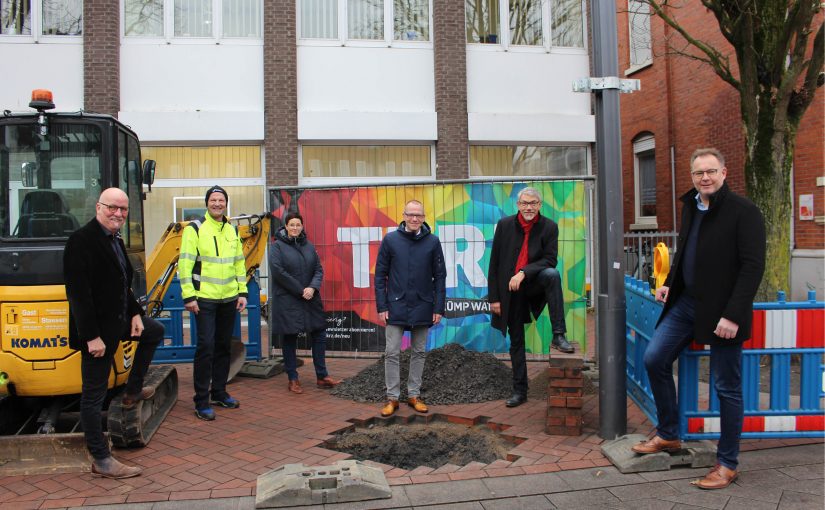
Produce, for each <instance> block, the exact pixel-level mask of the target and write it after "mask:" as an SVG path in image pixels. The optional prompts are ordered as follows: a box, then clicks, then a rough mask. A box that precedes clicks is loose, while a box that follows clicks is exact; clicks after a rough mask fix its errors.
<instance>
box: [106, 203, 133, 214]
mask: <svg viewBox="0 0 825 510" xmlns="http://www.w3.org/2000/svg"><path fill="white" fill-rule="evenodd" d="M98 204H100V205H102V206H103V207H105V208H106V210H107V211H109V212H110V213H111V214H114V213H116V212H118V211H120V212H122V213H123V214H129V208H128V207H120V206H119V205H109V204H104V203H103V202H98Z"/></svg>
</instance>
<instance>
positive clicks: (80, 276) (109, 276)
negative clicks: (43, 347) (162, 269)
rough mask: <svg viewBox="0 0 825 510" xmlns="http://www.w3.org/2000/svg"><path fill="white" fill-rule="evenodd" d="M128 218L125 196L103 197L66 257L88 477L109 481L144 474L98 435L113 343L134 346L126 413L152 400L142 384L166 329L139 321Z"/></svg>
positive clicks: (116, 193) (108, 193) (118, 192)
mask: <svg viewBox="0 0 825 510" xmlns="http://www.w3.org/2000/svg"><path fill="white" fill-rule="evenodd" d="M128 213H129V197H128V196H127V195H126V193H124V192H123V191H122V190H120V189H118V188H109V189H106V190H104V191H103V193H101V194H100V198H99V200H98V202H97V205H96V215H95V218H93V219H92V220H91V221H90V222H89V223H87V224H86V225H85V226H83V227H81V228H80V229H79V230H77V231H76V232H74V233H73V234H72V235H71V236H70V237H69V240H68V241H67V242H66V249H65V251H64V253H63V277H64V280H65V282H66V296H67V297H68V300H69V345H70V346H71V347H72V348H73V349H75V350H79V351H80V352H81V361H80V367H81V376H82V378H83V385H82V390H81V392H82V393H81V396H80V421H81V424H82V426H83V433H84V435H85V437H86V447H87V448H88V449H89V453H91V454H92V457H93V458H94V461H93V462H92V473H95V474H97V475H100V476H104V477H106V478H129V477H132V476H137V475H139V474H140V473H141V468H139V467H134V466H127V465H125V464H122V463H121V462H119V461H118V460H117V459H115V458H114V457H112V453H111V451H110V450H109V444H108V441H107V440H106V437H105V436H104V435H103V430H102V416H101V415H102V413H101V410H102V408H103V401H104V400H105V398H106V392H107V389H108V380H109V373H110V372H111V370H112V366H113V357H114V355H115V352H117V348H118V343H119V342H120V340H121V339H131V340H138V342H139V343H138V348H137V351H136V352H135V359H134V362H133V365H132V371H131V373H130V374H129V379H128V381H127V383H126V394H125V396H124V397H123V406H124V407H126V408H130V407H133V406H135V405H136V404H137V402H139V401H140V400H144V399H147V398H151V397H152V395H153V394H154V390H152V389H151V388H143V378H144V376H145V375H146V371H147V369H148V367H149V364H150V363H151V362H152V356H153V355H154V352H155V348H156V347H157V345H158V343H159V342H160V341H161V340H162V339H163V326H162V325H161V324H160V323H159V322H157V321H155V320H152V319H150V318H148V317H142V315H143V309H142V308H141V307H140V305H139V304H138V302H137V300H136V299H135V296H134V294H133V293H132V289H131V288H130V284H131V281H132V265H131V264H130V263H129V258H128V257H127V256H126V247H125V246H124V244H123V241H122V240H121V238H120V228H121V227H122V226H123V224H124V223H125V221H126V215H127V214H128Z"/></svg>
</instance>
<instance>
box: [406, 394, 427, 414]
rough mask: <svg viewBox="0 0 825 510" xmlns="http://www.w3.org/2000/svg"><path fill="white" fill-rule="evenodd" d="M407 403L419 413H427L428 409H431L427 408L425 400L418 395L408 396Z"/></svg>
mask: <svg viewBox="0 0 825 510" xmlns="http://www.w3.org/2000/svg"><path fill="white" fill-rule="evenodd" d="M407 403H408V404H409V405H410V407H412V408H413V409H415V410H416V411H418V412H419V413H426V412H427V411H429V409H428V408H427V404H425V403H424V401H423V400H421V399H420V398H418V397H410V398H408V399H407Z"/></svg>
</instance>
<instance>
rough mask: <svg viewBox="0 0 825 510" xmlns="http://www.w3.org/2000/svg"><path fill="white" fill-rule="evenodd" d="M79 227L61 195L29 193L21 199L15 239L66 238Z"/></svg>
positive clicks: (48, 191) (50, 191)
mask: <svg viewBox="0 0 825 510" xmlns="http://www.w3.org/2000/svg"><path fill="white" fill-rule="evenodd" d="M79 227H80V225H79V224H78V222H77V218H75V217H74V215H73V214H70V213H69V206H68V205H67V204H66V201H65V200H64V199H63V195H61V194H60V193H58V192H57V191H53V190H37V191H31V192H29V193H28V194H26V196H25V197H23V203H22V204H21V205H20V221H19V222H18V223H17V229H16V231H17V237H66V236H68V235H69V234H71V233H72V232H74V231H75V230H77V229H78V228H79Z"/></svg>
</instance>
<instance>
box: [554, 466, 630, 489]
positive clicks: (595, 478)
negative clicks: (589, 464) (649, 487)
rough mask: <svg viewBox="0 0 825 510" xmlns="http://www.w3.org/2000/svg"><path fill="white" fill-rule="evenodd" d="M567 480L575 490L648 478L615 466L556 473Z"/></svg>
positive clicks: (628, 482) (624, 483)
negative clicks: (621, 470) (622, 471)
mask: <svg viewBox="0 0 825 510" xmlns="http://www.w3.org/2000/svg"><path fill="white" fill-rule="evenodd" d="M555 474H556V475H558V476H559V477H560V478H561V479H562V480H564V481H565V482H567V484H568V485H570V487H571V488H572V489H573V490H580V489H595V488H597V487H610V486H616V485H627V484H632V483H644V482H645V481H646V480H645V479H644V478H642V477H641V476H639V475H638V474H629V475H624V474H622V473H619V470H617V469H616V468H614V467H602V468H592V469H577V470H575V471H562V472H559V473H555Z"/></svg>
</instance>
